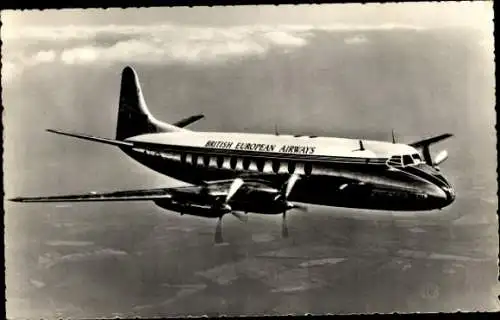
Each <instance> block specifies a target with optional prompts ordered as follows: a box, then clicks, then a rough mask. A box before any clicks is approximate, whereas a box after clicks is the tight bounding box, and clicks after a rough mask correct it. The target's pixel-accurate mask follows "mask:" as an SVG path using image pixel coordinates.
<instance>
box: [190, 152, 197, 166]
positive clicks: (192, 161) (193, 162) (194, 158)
mask: <svg viewBox="0 0 500 320" xmlns="http://www.w3.org/2000/svg"><path fill="white" fill-rule="evenodd" d="M191 159H192V160H191V163H192V164H193V165H194V166H196V165H198V155H196V154H193V156H192V157H191Z"/></svg>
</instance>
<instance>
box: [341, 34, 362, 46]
mask: <svg viewBox="0 0 500 320" xmlns="http://www.w3.org/2000/svg"><path fill="white" fill-rule="evenodd" d="M344 42H345V44H361V43H366V42H368V39H367V38H366V37H365V36H363V35H357V36H354V37H349V38H345V39H344Z"/></svg>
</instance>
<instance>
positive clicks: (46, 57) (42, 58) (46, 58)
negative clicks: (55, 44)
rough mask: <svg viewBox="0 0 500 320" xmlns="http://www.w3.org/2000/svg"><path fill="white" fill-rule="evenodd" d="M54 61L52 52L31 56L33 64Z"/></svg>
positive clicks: (42, 52) (41, 52) (54, 57)
mask: <svg viewBox="0 0 500 320" xmlns="http://www.w3.org/2000/svg"><path fill="white" fill-rule="evenodd" d="M55 59H56V53H55V52H54V51H53V50H49V51H40V52H38V53H37V54H35V55H34V56H33V60H34V61H35V62H40V63H44V62H53V61H54V60H55Z"/></svg>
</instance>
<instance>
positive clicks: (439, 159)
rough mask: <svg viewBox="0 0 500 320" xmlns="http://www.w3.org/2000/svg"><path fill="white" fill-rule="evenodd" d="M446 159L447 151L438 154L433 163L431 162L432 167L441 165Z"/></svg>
mask: <svg viewBox="0 0 500 320" xmlns="http://www.w3.org/2000/svg"><path fill="white" fill-rule="evenodd" d="M446 159H448V151H446V150H443V151H441V152H440V153H438V154H437V156H436V157H435V158H434V161H433V162H434V166H438V165H440V164H441V163H443V162H444V161H446Z"/></svg>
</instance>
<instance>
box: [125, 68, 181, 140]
mask: <svg viewBox="0 0 500 320" xmlns="http://www.w3.org/2000/svg"><path fill="white" fill-rule="evenodd" d="M172 131H186V129H183V128H179V127H176V126H174V125H171V124H168V123H164V122H161V121H158V120H156V119H155V118H154V117H153V115H151V113H150V112H149V110H148V108H147V106H146V102H145V101H144V97H143V95H142V90H141V85H140V83H139V77H138V76H137V73H136V72H135V71H134V69H132V68H131V67H125V68H124V69H123V71H122V82H121V88H120V102H119V107H118V122H117V127H116V139H117V140H124V139H126V138H129V137H133V136H136V135H140V134H146V133H158V132H172Z"/></svg>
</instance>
